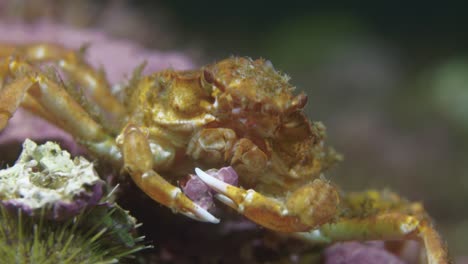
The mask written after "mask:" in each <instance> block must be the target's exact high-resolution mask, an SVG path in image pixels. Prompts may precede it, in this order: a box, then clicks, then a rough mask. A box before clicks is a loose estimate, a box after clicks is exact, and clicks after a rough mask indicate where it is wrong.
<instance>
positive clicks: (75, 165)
mask: <svg viewBox="0 0 468 264" xmlns="http://www.w3.org/2000/svg"><path fill="white" fill-rule="evenodd" d="M102 185H103V181H102V180H101V179H100V178H99V176H98V175H97V173H96V172H95V170H94V168H93V164H92V163H91V162H89V161H87V160H86V159H84V158H82V157H78V158H75V159H74V160H72V159H71V158H70V154H69V153H68V152H67V151H64V150H61V149H60V146H58V145H57V144H54V143H52V142H47V143H45V144H44V145H40V146H38V145H37V144H36V143H34V142H33V141H31V140H29V139H26V140H25V142H24V143H23V152H22V153H21V155H20V157H19V159H18V160H17V161H16V163H15V165H14V166H12V167H10V168H6V169H3V170H0V203H1V204H2V205H3V206H5V207H7V208H20V209H21V210H23V211H24V212H26V213H27V214H29V215H35V214H38V213H39V212H43V213H45V215H46V216H48V217H50V218H54V219H63V218H66V217H69V216H73V215H76V214H78V213H79V212H80V211H81V210H83V209H84V208H86V207H88V206H94V205H96V204H97V202H98V201H99V200H100V199H101V197H102Z"/></svg>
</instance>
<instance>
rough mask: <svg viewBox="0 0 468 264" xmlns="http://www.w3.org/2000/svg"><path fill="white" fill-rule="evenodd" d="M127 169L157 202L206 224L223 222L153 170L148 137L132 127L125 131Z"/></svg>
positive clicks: (125, 166)
mask: <svg viewBox="0 0 468 264" xmlns="http://www.w3.org/2000/svg"><path fill="white" fill-rule="evenodd" d="M122 152H123V157H124V168H125V169H126V170H127V171H128V173H129V174H130V176H131V177H132V179H133V181H134V182H135V183H136V185H137V186H138V187H139V188H140V189H142V190H143V191H144V192H145V193H146V194H147V195H148V196H149V197H151V198H152V199H153V200H155V201H157V202H159V203H161V204H163V205H165V206H167V207H169V208H171V209H172V210H174V211H176V212H180V213H182V214H184V215H186V216H188V217H191V218H194V219H196V220H199V221H203V222H211V223H218V222H219V219H217V218H216V217H214V216H213V215H211V214H210V213H209V212H208V211H206V210H205V209H203V208H202V207H200V206H199V205H197V204H195V203H194V202H193V201H191V200H190V199H189V198H188V197H187V196H186V195H185V194H184V193H183V192H182V191H181V190H180V188H178V187H175V186H174V185H172V184H170V183H169V182H167V181H166V180H165V179H164V178H163V177H161V176H160V175H159V174H158V173H157V172H156V171H154V170H153V154H152V152H151V149H150V146H149V142H148V139H147V138H146V136H145V134H144V133H143V132H142V131H141V130H140V129H139V128H138V127H136V126H134V125H129V126H127V127H126V128H125V130H124V132H123V143H122Z"/></svg>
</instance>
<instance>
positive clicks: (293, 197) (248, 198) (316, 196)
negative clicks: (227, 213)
mask: <svg viewBox="0 0 468 264" xmlns="http://www.w3.org/2000/svg"><path fill="white" fill-rule="evenodd" d="M195 172H196V174H197V176H198V177H200V179H201V180H202V181H204V182H205V183H206V184H207V185H208V186H209V187H210V188H212V189H214V190H215V191H217V192H219V193H220V194H218V195H217V196H216V197H217V198H218V199H219V200H220V201H221V202H223V203H225V204H227V205H228V206H230V207H232V208H234V209H236V210H238V211H239V212H240V213H241V214H243V215H244V216H246V217H247V218H249V219H251V220H252V221H254V222H256V223H258V224H260V225H262V226H264V227H266V228H269V229H272V230H275V231H280V232H300V231H307V230H310V229H312V228H314V227H317V226H319V225H321V224H324V223H326V222H328V221H330V219H331V218H332V217H333V216H334V215H335V213H336V207H337V204H338V194H337V192H336V191H335V189H334V188H333V187H332V186H331V185H329V184H328V183H326V182H324V181H322V180H320V179H317V180H315V181H313V182H312V183H310V184H308V185H305V186H303V187H302V188H299V189H298V190H296V191H295V192H293V193H292V194H290V195H289V196H288V197H287V199H286V201H284V202H283V201H281V200H278V199H274V198H271V197H267V196H264V195H262V194H260V193H257V192H256V191H254V190H252V189H249V190H244V189H241V188H237V187H235V186H232V185H230V184H227V183H225V182H223V181H220V180H218V179H216V178H214V177H212V176H210V175H209V174H207V173H206V172H204V171H202V170H201V169H199V168H196V169H195Z"/></svg>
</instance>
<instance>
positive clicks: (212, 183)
mask: <svg viewBox="0 0 468 264" xmlns="http://www.w3.org/2000/svg"><path fill="white" fill-rule="evenodd" d="M195 173H196V174H197V176H198V177H199V178H200V179H201V180H202V181H203V182H204V183H205V184H206V185H208V186H209V187H210V188H212V189H214V190H215V191H217V192H220V193H226V192H227V189H228V187H229V186H231V185H229V184H227V183H225V182H223V181H221V180H218V179H216V178H215V177H213V176H211V175H209V174H208V173H206V172H204V171H203V170H201V169H199V168H195Z"/></svg>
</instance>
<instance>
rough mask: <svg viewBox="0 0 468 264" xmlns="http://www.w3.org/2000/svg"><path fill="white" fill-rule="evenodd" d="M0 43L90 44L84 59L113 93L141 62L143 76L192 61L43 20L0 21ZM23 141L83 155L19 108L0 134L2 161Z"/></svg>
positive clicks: (54, 130) (59, 132) (183, 66)
mask: <svg viewBox="0 0 468 264" xmlns="http://www.w3.org/2000/svg"><path fill="white" fill-rule="evenodd" d="M0 42H4V43H17V44H28V43H40V42H43V43H55V44H60V45H64V46H65V47H68V48H70V49H72V50H78V49H79V48H80V47H82V46H83V45H89V46H88V48H87V49H86V53H85V59H86V60H87V61H88V62H89V63H90V64H91V65H92V66H94V67H96V69H101V68H102V69H104V71H105V73H106V77H107V79H108V80H109V82H110V83H111V84H114V85H113V89H114V90H118V89H119V87H121V86H122V84H125V83H126V82H128V80H129V79H130V78H131V76H132V72H133V71H134V69H135V68H136V67H138V66H139V65H141V64H142V63H143V62H146V67H145V69H144V72H143V73H144V74H147V73H151V72H156V71H160V70H163V69H167V68H174V69H178V70H184V69H190V68H192V67H193V63H192V61H191V60H190V59H189V58H188V57H187V56H185V55H183V54H181V53H178V52H170V51H169V52H168V51H164V52H160V51H155V50H148V49H145V48H143V47H141V46H140V45H138V44H136V43H134V42H131V41H128V40H118V39H114V38H111V37H109V36H107V35H106V34H105V33H103V32H101V31H99V30H94V29H76V28H71V27H67V26H63V25H58V24H53V23H50V22H45V21H43V22H36V23H34V24H25V23H5V22H3V23H2V22H1V21H0ZM25 138H30V139H32V140H34V141H37V142H45V141H47V140H52V141H57V142H59V143H60V144H61V146H62V147H63V148H64V149H67V150H68V151H70V152H71V153H72V154H73V155H77V154H82V153H83V150H82V149H80V148H79V147H78V146H77V144H76V143H75V142H74V140H73V138H72V137H71V136H70V135H69V134H67V133H65V132H63V131H62V130H61V129H59V128H57V127H55V126H52V125H50V124H49V123H47V122H46V121H44V120H42V119H41V118H38V117H35V116H34V115H32V114H31V113H28V112H26V111H25V110H22V109H21V108H20V109H18V111H16V113H15V114H14V115H13V118H12V119H10V121H9V123H8V125H7V127H6V128H5V129H4V130H3V131H1V132H0V147H1V148H2V149H8V150H9V151H7V152H5V151H2V152H1V153H0V158H1V160H3V161H8V162H12V161H14V160H15V159H16V157H17V155H18V154H19V151H20V146H21V144H22V142H23V140H24V139H25Z"/></svg>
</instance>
